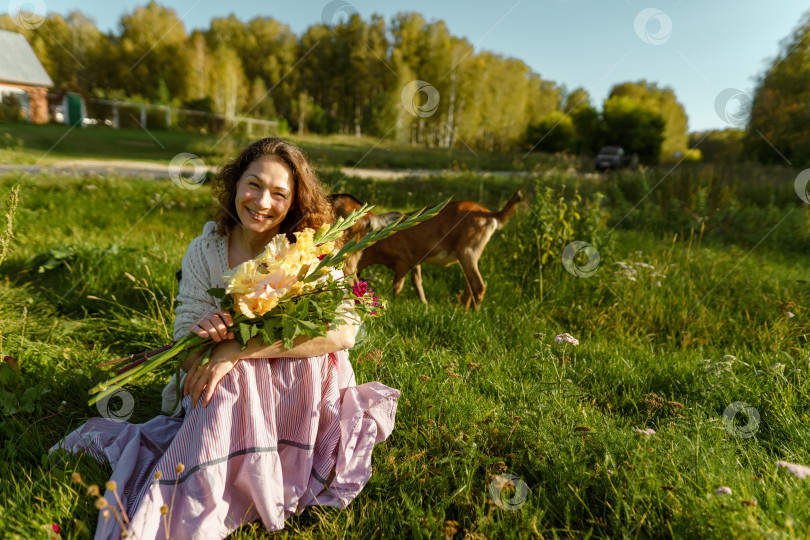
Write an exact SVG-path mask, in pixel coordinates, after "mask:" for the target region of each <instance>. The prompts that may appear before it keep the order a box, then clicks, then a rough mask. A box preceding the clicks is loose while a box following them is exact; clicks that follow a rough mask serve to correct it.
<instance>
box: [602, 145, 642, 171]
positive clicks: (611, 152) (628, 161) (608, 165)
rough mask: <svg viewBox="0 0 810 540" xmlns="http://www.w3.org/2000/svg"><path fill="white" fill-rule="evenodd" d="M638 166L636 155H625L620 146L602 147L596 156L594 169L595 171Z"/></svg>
mask: <svg viewBox="0 0 810 540" xmlns="http://www.w3.org/2000/svg"><path fill="white" fill-rule="evenodd" d="M636 165H638V154H632V155H629V156H628V155H627V154H625V153H624V148H622V147H621V146H603V147H602V149H601V150H599V153H598V154H597V155H596V161H595V163H594V167H595V168H596V170H597V171H607V170H609V169H623V168H625V167H635V166H636Z"/></svg>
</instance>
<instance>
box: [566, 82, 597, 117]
mask: <svg viewBox="0 0 810 540" xmlns="http://www.w3.org/2000/svg"><path fill="white" fill-rule="evenodd" d="M590 106H591V95H590V94H588V91H587V90H585V89H584V88H582V87H579V88H575V89H574V90H573V91H571V92H570V93H569V94H568V95H567V96H566V97H565V106H564V107H563V112H566V113H569V114H570V113H572V112H574V111H577V110H579V109H582V108H585V107H590Z"/></svg>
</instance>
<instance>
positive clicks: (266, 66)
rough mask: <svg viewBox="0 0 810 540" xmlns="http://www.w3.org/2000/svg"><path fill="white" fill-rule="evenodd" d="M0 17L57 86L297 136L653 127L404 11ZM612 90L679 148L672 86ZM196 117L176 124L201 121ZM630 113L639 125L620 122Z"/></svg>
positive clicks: (568, 145) (589, 132)
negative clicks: (100, 22) (297, 28)
mask: <svg viewBox="0 0 810 540" xmlns="http://www.w3.org/2000/svg"><path fill="white" fill-rule="evenodd" d="M0 28H4V29H8V30H12V31H17V32H21V33H23V34H24V35H25V36H26V37H27V38H28V40H29V42H30V43H31V44H32V46H33V47H34V49H35V51H36V52H37V54H38V55H39V57H40V59H41V60H42V62H43V64H44V65H45V67H46V69H47V70H48V72H49V74H50V75H51V77H52V78H53V80H54V83H55V86H56V89H57V90H72V91H78V92H82V93H84V94H85V95H88V96H92V95H95V96H100V97H115V98H128V99H134V100H136V101H146V102H152V103H169V104H173V105H182V106H185V107H186V108H192V109H196V110H201V111H206V110H210V111H212V112H216V113H220V114H224V115H226V116H230V117H233V116H235V115H246V116H250V117H253V118H264V119H277V120H280V121H281V122H282V123H284V124H285V125H289V126H291V129H292V130H293V131H295V130H297V131H298V132H299V133H306V132H310V131H311V132H315V133H342V134H352V135H358V136H360V135H367V134H369V135H374V136H377V137H391V138H399V139H401V140H405V141H408V142H411V143H414V144H421V145H426V146H432V147H440V148H459V147H469V148H479V149H486V150H513V149H518V148H523V147H526V146H528V147H531V146H534V145H535V144H536V143H538V141H540V140H541V139H543V138H544V137H546V138H545V139H543V141H542V142H540V144H538V145H537V147H538V148H539V149H541V150H546V151H571V152H580V153H583V152H584V153H592V152H596V151H597V150H598V149H599V147H600V145H601V144H603V143H615V142H616V141H615V140H613V139H612V138H611V137H612V132H613V131H614V130H615V129H618V127H617V126H619V127H620V128H621V132H622V134H623V135H622V137H625V138H626V139H627V140H630V141H633V145H636V143H637V142H638V141H637V137H636V136H635V135H633V133H635V132H640V133H644V134H647V133H648V131H650V128H651V126H653V124H654V121H653V117H652V116H650V115H649V114H647V115H645V114H642V113H640V112H638V111H636V110H635V108H633V107H630V106H629V105H628V106H626V107H625V106H622V107H620V108H619V109H616V107H613V108H612V109H611V111H610V112H609V113H608V114H605V115H600V114H599V113H598V112H597V111H596V110H595V109H594V108H593V106H592V105H591V103H590V96H589V95H588V92H587V91H586V90H585V89H583V88H576V89H574V90H573V91H572V92H570V93H567V92H565V90H564V88H561V87H560V86H558V85H557V84H556V83H555V82H553V81H548V80H545V79H543V78H542V77H541V76H540V75H539V74H538V73H535V72H533V71H532V70H531V69H530V68H529V66H527V65H526V64H525V63H524V62H522V61H521V60H518V59H516V58H509V57H504V56H501V55H497V54H493V53H491V52H487V51H476V50H475V48H474V46H473V45H472V44H471V43H470V42H469V41H467V40H466V39H464V38H460V37H457V36H453V35H452V34H451V33H450V30H449V29H448V27H447V25H446V24H445V23H444V22H443V21H441V20H431V21H428V20H426V19H425V18H424V17H423V16H422V15H420V14H418V13H414V12H403V13H399V14H397V15H395V16H394V17H392V18H391V19H390V20H388V21H386V20H385V19H383V17H381V16H379V15H372V16H371V17H370V18H368V19H365V20H364V19H363V18H362V17H360V16H359V15H357V14H355V15H353V16H351V17H349V18H343V19H341V20H339V21H337V22H336V24H334V25H326V24H321V23H319V24H314V25H312V26H310V27H309V28H307V29H306V30H304V31H303V32H302V33H301V35H300V36H296V35H295V34H294V33H293V32H292V31H291V29H290V27H289V26H287V25H285V24H283V23H281V22H279V21H276V20H275V19H272V18H270V17H256V18H254V19H251V20H250V21H247V22H245V21H242V20H240V19H239V18H238V17H236V16H235V15H230V16H228V17H223V18H216V19H213V20H212V21H211V24H210V27H209V28H208V29H205V30H194V31H193V32H192V33H191V35H187V34H186V31H185V29H184V28H183V24H182V22H181V21H180V20H179V18H178V16H177V13H176V12H175V11H174V10H172V9H170V8H167V7H163V6H161V5H160V4H158V3H157V2H155V1H151V2H150V3H148V4H147V5H146V6H145V7H138V8H136V9H135V10H134V11H133V12H131V13H128V14H126V15H124V16H123V17H122V18H121V21H120V25H119V28H118V29H117V31H116V32H114V33H111V34H109V35H105V34H103V33H101V32H99V31H98V29H97V28H96V27H95V25H94V23H93V22H92V21H91V20H90V19H88V18H86V17H85V16H84V15H82V14H81V13H78V12H76V13H71V14H70V15H68V16H67V17H66V18H63V17H61V16H59V15H56V14H49V15H48V17H47V19H46V20H45V21H44V23H43V25H42V26H41V27H40V28H35V29H24V28H21V27H19V26H17V25H15V24H14V22H13V21H12V20H11V18H10V17H8V16H7V15H0ZM415 81H424V83H420V86H424V84H427V86H426V87H425V88H422V91H420V92H417V93H416V95H415V96H414V102H413V103H412V104H407V103H403V97H402V95H403V94H402V92H403V89H404V88H405V87H406V86H407V85H409V84H411V83H414V82H415ZM428 91H429V92H432V93H435V94H436V95H438V97H439V100H438V105H437V106H436V108H435V110H431V111H429V112H428V113H426V114H421V113H422V112H423V111H419V112H420V114H414V112H415V110H414V106H416V107H419V106H421V105H422V104H424V101H425V99H426V96H427V94H426V92H428ZM611 96H612V97H616V98H618V97H624V98H627V99H629V100H630V101H632V102H633V103H635V105H636V108H638V107H641V108H642V109H644V110H647V111H653V112H655V113H660V115H661V116H663V118H664V121H665V131H664V135H663V148H662V150H663V152H664V153H665V154H667V153H670V154H671V153H674V152H675V151H685V150H686V117H685V115H684V114H683V108H682V107H681V106H680V105H679V104H678V103H677V101H676V100H675V97H674V94H673V93H672V91H671V90H669V89H659V88H658V87H657V86H656V85H655V84H648V83H646V82H645V81H641V82H639V83H625V84H623V85H618V86H617V87H615V88H614V89H613V92H612V95H611ZM606 105H607V104H606ZM409 109H410V110H409ZM606 111H607V107H606ZM195 118H197V119H198V120H200V122H190V120H189V121H188V122H187V123H189V122H190V123H189V126H193V125H196V124H200V125H203V124H206V122H204V121H203V120H202V118H199V117H195ZM632 121H638V122H641V124H640V125H638V126H633V127H632V129H631V126H630V123H632ZM221 124H222V123H221V122H219V123H218V124H217V125H221ZM608 124H610V128H609V129H608ZM552 126H556V127H555V128H554V129H553V130H551V127H552ZM212 129H215V128H213V127H212ZM549 131H551V133H550V134H549ZM547 134H548V136H547ZM608 135H611V136H608ZM656 140H658V139H656ZM632 150H636V148H635V147H633V148H632ZM647 154H649V156H650V157H651V158H652V157H653V155H655V156H658V155H659V154H660V151H659V153H655V152H647Z"/></svg>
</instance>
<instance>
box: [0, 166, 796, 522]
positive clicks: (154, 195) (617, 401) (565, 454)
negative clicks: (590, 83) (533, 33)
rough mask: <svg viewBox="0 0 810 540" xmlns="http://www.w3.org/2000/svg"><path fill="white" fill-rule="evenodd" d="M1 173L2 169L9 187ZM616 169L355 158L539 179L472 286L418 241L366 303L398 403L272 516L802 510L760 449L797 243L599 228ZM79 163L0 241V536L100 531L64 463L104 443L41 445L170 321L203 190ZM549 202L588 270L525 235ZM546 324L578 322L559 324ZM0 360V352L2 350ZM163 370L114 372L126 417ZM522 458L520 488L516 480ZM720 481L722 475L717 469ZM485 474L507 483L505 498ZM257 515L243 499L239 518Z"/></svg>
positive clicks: (784, 418)
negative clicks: (570, 265) (397, 292)
mask: <svg viewBox="0 0 810 540" xmlns="http://www.w3.org/2000/svg"><path fill="white" fill-rule="evenodd" d="M651 178H652V177H651ZM651 178H648V179H647V181H648V180H650V179H651ZM16 181H17V178H16V177H13V176H6V177H2V180H0V186H2V188H3V193H5V191H7V190H8V189H9V188H10V187H11V186H12V184H14V183H15V182H16ZM624 181H631V180H628V179H622V178H617V177H616V176H613V177H608V179H607V180H605V179H604V178H594V179H588V178H585V179H583V178H577V177H574V176H563V175H558V174H551V175H548V176H546V177H543V176H538V177H536V178H534V179H531V180H522V179H515V178H508V177H495V178H483V177H478V176H474V175H469V176H465V177H462V178H456V179H453V180H450V179H447V178H430V179H426V180H419V181H417V180H408V181H402V182H396V183H395V182H372V181H361V180H349V181H348V182H349V184H348V186H349V187H350V188H351V189H347V191H351V192H353V193H355V194H358V195H359V196H360V197H361V198H363V199H365V200H369V201H370V202H377V203H380V207H381V208H383V209H393V208H397V209H412V208H416V207H419V206H423V205H425V204H427V203H429V202H432V201H434V200H437V199H439V198H443V197H446V196H449V195H451V194H455V195H456V196H457V197H459V198H467V199H473V200H478V201H480V202H481V203H482V204H484V205H485V206H487V207H489V208H493V209H494V208H497V207H499V206H501V205H502V204H503V203H504V202H505V200H506V199H507V198H508V196H509V195H510V194H511V193H512V192H514V191H515V190H516V189H517V188H523V189H524V190H526V193H527V194H529V195H531V197H530V198H531V200H530V202H529V203H528V205H529V206H528V207H527V208H523V209H521V210H520V211H519V213H518V214H517V215H516V216H515V217H514V218H513V220H511V221H510V222H509V223H508V224H507V225H506V226H505V227H504V229H503V230H501V231H499V232H497V233H496V234H495V236H494V237H493V238H492V240H491V241H490V243H489V245H488V246H487V248H486V250H485V252H484V256H483V257H482V259H481V262H480V268H481V273H482V274H483V276H484V278H485V280H486V281H487V287H488V288H487V292H486V296H485V298H484V302H483V307H482V309H481V310H480V311H477V312H465V311H464V310H463V309H461V308H460V306H459V305H458V302H457V298H458V296H459V295H460V293H461V291H462V290H463V287H464V282H463V276H462V273H461V271H460V269H459V268H457V267H450V268H437V267H432V266H426V267H425V268H424V269H423V275H424V288H425V293H426V295H427V298H428V300H429V302H430V305H429V306H423V305H422V304H420V303H419V302H418V301H417V299H416V295H415V293H414V291H413V290H412V288H411V287H410V285H406V288H405V290H404V292H403V295H402V298H401V299H400V300H398V301H397V302H393V303H392V306H391V308H390V311H389V313H387V314H386V315H385V316H384V317H382V318H381V319H379V320H375V321H373V322H372V323H371V324H370V325H369V328H368V334H367V336H366V337H365V338H364V339H363V340H361V341H360V343H359V344H358V345H357V346H356V348H355V350H353V351H352V353H351V357H352V362H353V365H354V368H355V371H356V374H357V379H358V382H366V381H371V380H379V381H381V382H383V383H385V384H387V385H390V386H392V387H394V388H398V389H400V390H401V391H402V398H401V399H400V403H399V409H398V415H397V426H396V429H395V430H394V433H393V435H392V436H391V438H390V439H389V440H388V441H387V442H386V443H384V444H382V445H380V446H378V447H377V448H376V449H375V451H374V456H373V459H374V474H373V476H372V478H371V481H370V482H369V484H368V486H367V487H366V488H365V489H364V490H363V492H362V493H361V495H360V496H359V497H358V499H357V500H355V501H354V502H353V503H352V504H351V505H350V506H349V507H348V508H347V509H345V510H336V509H330V508H311V509H308V510H307V511H305V512H304V513H303V514H302V515H301V516H297V517H295V518H293V519H291V520H290V521H289V522H288V527H287V529H286V530H285V531H283V532H281V533H279V534H277V535H276V536H279V537H296V538H297V537H309V538H320V537H334V536H347V535H348V536H352V537H362V538H365V537H425V538H428V537H441V536H449V537H456V538H461V537H464V536H465V535H469V536H471V537H474V538H475V537H478V538H483V537H487V538H500V537H507V538H524V537H527V536H533V537H540V536H542V537H564V536H565V537H570V536H575V537H581V536H582V537H585V536H588V535H590V536H592V537H597V538H607V537H611V538H613V537H624V536H630V537H679V538H680V537H702V538H727V537H743V538H755V537H756V538H759V537H762V536H769V537H784V538H789V537H806V536H807V535H808V534H810V506H808V504H807V501H808V497H809V496H810V483H808V480H807V479H805V480H799V479H797V478H794V477H792V476H790V475H789V474H788V473H787V472H786V471H785V470H783V469H778V468H777V467H776V466H775V462H776V461H777V460H780V459H785V460H788V461H792V462H797V463H804V464H809V463H810V428H808V417H809V416H810V400H808V393H809V392H810V384H808V378H807V371H808V369H810V353H809V352H808V346H807V334H808V326H807V315H808V311H807V309H806V308H805V304H806V298H807V294H808V292H810V289H808V284H807V283H806V281H807V280H808V276H807V267H806V264H805V260H804V256H803V254H802V253H801V252H799V251H797V250H791V249H782V247H783V246H781V245H780V244H778V243H772V242H771V241H769V240H766V241H765V242H762V243H760V244H759V245H758V246H757V247H756V249H752V248H753V247H754V245H755V244H756V242H747V241H746V240H745V239H733V238H731V237H730V236H726V235H723V234H708V231H709V229H708V226H707V225H704V226H703V228H702V229H701V227H700V225H699V224H697V226H689V227H685V228H683V229H682V226H681V225H678V226H677V227H674V226H667V227H661V228H660V229H659V228H656V227H646V226H645V225H644V224H643V223H638V222H635V221H633V220H632V219H630V218H631V217H632V216H633V215H634V214H632V213H631V214H630V216H629V217H628V218H627V219H625V221H624V222H623V223H622V225H621V226H620V227H619V228H617V229H612V226H613V225H615V224H616V223H617V222H618V220H619V219H621V217H622V216H623V215H624V214H625V213H626V209H625V208H624V207H622V206H620V205H618V204H617V203H616V202H615V201H616V200H617V199H616V198H613V199H611V195H610V190H611V189H612V188H611V182H612V183H614V184H621V182H624ZM633 181H638V182H641V180H633ZM88 182H90V181H89V180H86V179H80V178H70V177H50V176H33V177H26V178H25V179H23V180H22V182H21V191H20V204H19V206H18V212H17V216H16V217H15V232H16V235H15V239H14V243H13V251H12V252H11V253H10V255H9V257H8V259H7V260H6V261H5V262H4V263H3V264H2V265H0V274H2V276H3V277H2V281H0V324H1V325H2V331H3V336H4V337H3V343H2V345H0V346H1V347H2V348H3V352H4V354H9V355H12V356H14V357H15V358H16V359H17V360H18V361H19V363H20V366H21V368H22V373H21V374H20V375H19V376H18V377H19V379H16V380H15V381H14V382H15V386H14V387H13V389H12V390H9V389H10V388H12V387H11V385H10V384H6V386H7V389H6V390H2V389H1V388H0V392H2V396H3V397H2V399H3V401H2V407H3V413H2V415H1V416H0V438H2V445H0V446H1V447H2V451H0V469H2V470H0V473H2V474H3V476H4V478H7V480H6V481H5V482H3V483H2V484H0V536H14V535H17V536H19V537H26V538H27V537H34V536H37V535H42V534H43V533H42V531H43V529H42V526H43V525H46V524H50V523H58V524H60V525H61V526H62V529H63V531H64V532H65V536H66V537H70V538H89V537H90V536H91V535H92V531H93V530H94V528H95V523H96V519H97V514H96V510H95V509H94V508H93V506H92V501H90V499H89V497H87V496H86V495H85V494H84V493H83V492H80V491H77V490H76V486H75V485H74V484H71V482H70V475H71V473H72V472H74V471H79V472H81V474H82V476H84V477H85V479H86V480H87V481H88V483H93V482H94V483H100V482H103V481H104V480H106V479H107V477H108V474H109V469H108V468H107V467H106V466H102V465H99V464H96V463H95V462H94V461H93V460H91V459H88V458H86V457H81V456H71V455H67V454H61V453H60V454H55V455H52V456H47V455H46V451H47V448H49V447H50V446H51V445H53V444H54V443H56V442H57V441H58V440H59V439H60V438H61V437H62V436H64V435H65V434H67V433H68V432H69V431H70V430H72V429H74V428H76V427H78V426H79V425H81V424H82V423H83V422H84V421H85V420H86V419H87V418H90V417H93V416H97V415H98V412H97V411H96V410H94V409H90V408H88V407H87V406H86V402H87V394H86V390H87V389H89V388H90V387H91V386H92V385H93V384H94V383H96V382H99V381H101V380H102V379H103V378H104V377H105V374H104V373H103V372H102V371H101V370H100V369H98V368H97V367H95V366H96V365H97V364H98V363H99V362H101V361H103V360H108V359H111V358H113V357H119V356H122V355H124V354H128V353H132V352H136V351H138V350H142V349H143V348H145V347H154V346H158V345H162V344H163V343H165V342H166V341H167V340H168V339H169V334H170V331H169V328H168V326H170V322H171V321H172V309H173V304H172V302H173V298H174V296H175V295H176V292H177V289H176V287H177V283H176V279H175V277H174V272H175V270H176V269H177V268H178V267H179V261H180V258H181V257H182V255H183V253H184V250H185V247H186V246H187V244H188V242H189V241H190V240H191V238H193V237H194V236H196V235H197V234H199V233H200V231H201V230H202V225H203V223H204V222H205V221H206V220H208V219H211V216H212V211H213V202H212V201H211V199H210V197H209V196H208V194H207V193H206V192H205V190H203V189H200V190H196V191H187V190H183V189H181V188H179V187H176V186H174V185H173V184H171V183H170V182H159V181H147V180H127V179H120V178H105V179H93V180H92V184H88ZM563 184H564V185H565V188H563ZM90 186H93V187H90ZM574 190H577V191H578V192H579V193H580V195H581V196H582V200H581V201H579V202H577V201H576V199H575V198H573V192H574ZM439 191H441V192H442V194H441V195H439ZM675 191H677V190H675ZM597 193H604V194H605V195H606V196H605V197H603V198H600V197H598V196H597V195H596V194H597ZM653 193H655V192H653ZM560 196H562V200H561V199H560ZM648 198H652V195H651V196H650V197H648ZM654 200H655V199H654ZM628 202H629V200H628ZM784 202H785V206H784V208H786V209H787V208H789V205H790V204H793V203H790V202H789V201H787V200H785V201H784ZM774 204H776V203H774ZM562 205H564V206H565V209H564V210H563V212H562V216H561V217H560V218H559V220H560V221H559V223H558V225H559V226H560V227H565V226H570V231H569V235H568V238H572V239H577V238H585V239H586V240H589V241H590V240H593V242H594V243H595V245H596V246H597V247H598V249H599V250H600V255H601V256H602V261H601V265H600V267H599V269H598V271H597V272H596V273H595V274H594V275H593V276H592V277H590V278H577V277H574V276H573V275H571V274H570V273H568V272H566V271H565V270H564V269H563V268H562V266H561V265H560V264H558V256H559V254H557V256H555V257H547V258H546V260H545V261H540V260H538V257H540V258H541V259H542V254H543V253H544V251H543V249H546V250H547V251H548V252H549V253H550V252H553V251H554V250H559V247H560V245H562V244H563V243H564V242H563V240H568V238H565V239H562V238H561V239H557V240H555V241H553V242H551V243H550V244H548V247H546V248H543V247H542V245H541V247H538V248H536V251H535V252H534V253H533V254H531V253H528V252H529V251H530V245H531V242H530V240H532V239H533V238H534V237H535V236H536V231H537V227H538V226H539V225H540V224H542V222H544V221H547V220H549V219H552V217H550V216H552V215H554V212H558V214H557V215H559V210H560V208H561V207H562ZM639 208H640V207H639ZM637 210H638V209H637ZM803 211H804V210H803V209H802V208H799V207H797V209H796V212H800V213H801V212H803ZM575 213H576V214H578V215H579V218H577V217H576V216H574V214H575ZM592 216H596V217H597V218H598V219H595V218H593V217H592ZM555 219H556V218H555ZM588 220H590V221H588ZM628 220H629V221H628ZM784 223H785V222H783V224H784ZM670 225H672V224H670ZM687 225H689V224H687ZM780 227H781V226H780ZM676 228H677V230H675V229H676ZM766 230H767V229H766ZM766 230H764V231H763V234H764V233H765V232H766ZM779 231H780V229H779V228H777V230H776V231H774V233H772V234H777V233H779ZM599 242H601V243H599ZM523 250H525V251H523ZM639 263H641V264H639ZM541 264H542V267H541V266H540V265H541ZM127 274H130V275H131V276H132V278H134V281H133V279H131V278H130V277H128V276H127ZM366 277H367V278H368V279H369V280H370V281H371V282H372V284H373V285H374V287H375V289H376V290H377V291H378V292H380V293H382V295H383V296H385V295H386V293H387V292H388V291H390V289H389V287H390V284H391V279H392V274H391V273H390V272H389V271H388V270H386V269H383V268H379V267H372V268H370V269H369V272H368V273H367V276H366ZM631 278H632V279H631ZM23 314H25V315H24V316H23ZM789 314H793V315H794V316H793V317H790V315H789ZM563 332H569V333H571V334H573V335H574V336H576V337H577V338H578V339H579V340H580V342H581V344H580V345H579V346H578V347H573V346H571V345H567V344H561V343H555V342H554V335H556V334H560V333H563ZM726 355H732V356H733V358H730V357H726V358H724V357H725V356H726ZM0 376H2V377H6V378H4V379H0V380H2V381H6V380H9V381H10V380H11V379H10V377H12V376H11V375H9V374H8V370H4V369H3V368H0ZM168 376H169V374H168V372H165V373H159V374H157V375H155V376H154V377H152V378H150V379H147V380H145V381H143V382H141V383H139V385H138V386H136V387H134V388H132V389H130V390H131V392H132V394H133V395H134V397H135V402H136V409H135V414H134V415H133V417H132V418H131V419H130V421H134V422H141V421H145V420H147V419H149V418H151V417H152V416H153V415H154V414H157V413H158V409H159V399H160V397H159V392H160V388H161V386H162V383H163V382H164V379H167V378H168ZM4 384H5V383H4ZM63 401H64V403H62V402H63ZM734 402H746V403H748V404H750V405H751V406H753V407H754V408H755V409H756V410H757V411H758V413H759V415H760V420H759V424H758V425H757V427H756V430H755V435H754V436H753V437H749V438H744V437H740V436H737V435H734V433H735V430H734V427H736V428H737V430H738V431H736V433H738V434H739V433H740V431H739V429H741V428H742V426H744V425H745V424H746V423H747V422H749V419H748V418H747V417H746V415H745V414H744V413H739V414H737V415H736V416H735V418H734V421H733V424H732V426H729V427H725V426H724V423H723V420H722V418H723V412H724V410H726V408H727V407H728V406H729V405H730V404H732V403H734ZM15 409H16V410H15ZM636 428H639V429H653V430H654V431H655V434H652V435H644V434H641V433H638V432H637V431H635V429H636ZM505 474H511V475H514V476H516V477H517V478H519V481H518V488H519V489H518V490H515V489H514V488H512V487H510V486H509V485H508V484H505V483H504V482H503V478H505V477H503V476H501V477H500V478H501V479H498V477H499V475H505ZM520 482H522V483H523V484H525V486H526V487H527V488H528V490H529V492H528V494H527V496H526V498H525V501H520V500H518V499H517V498H516V497H518V496H519V495H520V494H521V493H522V492H521V491H520V488H522V485H523V484H520ZM720 486H728V487H730V488H731V489H732V494H731V495H717V494H715V489H717V488H718V487H720ZM491 490H494V491H495V492H496V493H497V492H498V490H500V491H502V492H503V497H505V499H506V500H507V501H508V500H513V501H514V502H515V503H516V504H515V506H519V508H516V509H514V510H508V509H503V508H501V507H500V506H498V505H497V504H495V503H494V502H493V499H492V497H491ZM520 502H523V504H522V505H521V504H517V503H520ZM265 536H268V537H269V536H270V535H269V534H268V533H267V532H265V531H263V530H262V527H261V526H260V525H259V524H254V525H250V526H246V527H244V528H243V529H241V530H240V531H238V532H237V533H235V534H234V535H233V537H234V538H256V537H265Z"/></svg>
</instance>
